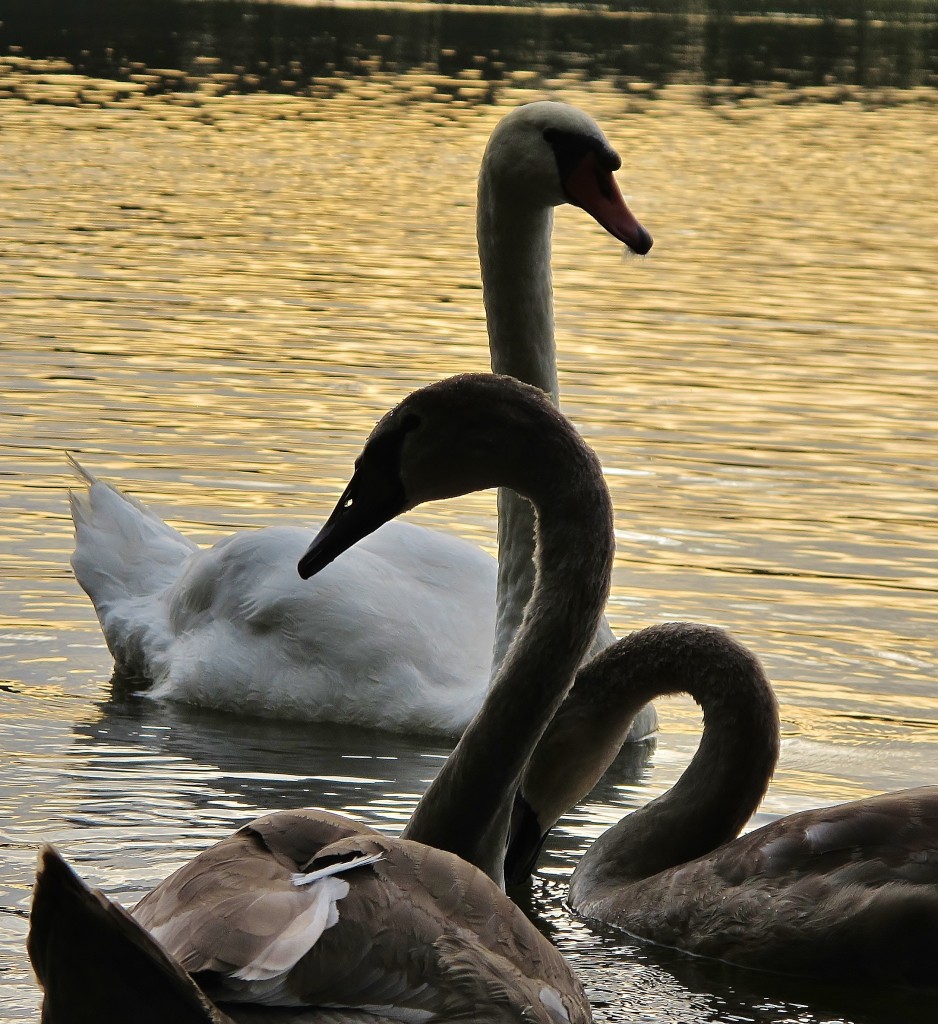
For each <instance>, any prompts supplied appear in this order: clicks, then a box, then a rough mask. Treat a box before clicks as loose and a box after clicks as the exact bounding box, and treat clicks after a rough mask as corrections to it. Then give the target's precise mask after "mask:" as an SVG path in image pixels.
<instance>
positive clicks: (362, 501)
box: [297, 460, 404, 580]
mask: <svg viewBox="0 0 938 1024" xmlns="http://www.w3.org/2000/svg"><path fill="white" fill-rule="evenodd" d="M403 511H404V491H403V488H402V487H401V485H400V482H399V481H398V479H397V476H396V474H389V473H387V472H384V473H382V472H380V471H379V472H375V469H374V467H373V466H370V467H369V465H368V464H366V463H365V462H364V460H362V461H360V463H359V466H358V468H357V469H356V470H355V473H354V475H353V476H352V479H351V480H350V481H349V485H348V487H346V488H345V490H344V491H343V492H342V497H341V498H339V501H338V503H337V505H336V507H335V508H334V509H333V510H332V515H331V516H329V518H328V519H327V520H326V523H325V525H324V526H323V528H322V529H321V530H320V531H319V533H318V534H317V535H316V539H315V540H314V541H313V543H312V544H310V546H309V548H308V549H307V551H306V554H305V555H303V557H302V558H301V559H300V561H299V564H298V565H297V570H298V572H299V574H300V576H302V578H303V579H304V580H308V579H309V578H310V576H315V575H316V573H317V572H321V571H322V570H323V569H325V567H326V566H327V565H328V564H329V563H330V562H332V561H333V560H334V559H336V558H338V557H339V555H341V554H342V552H343V551H347V550H348V549H349V548H350V547H352V545H353V544H356V543H357V542H358V541H360V540H361V539H362V538H363V537H367V536H368V534H369V533H374V531H375V530H377V529H378V527H379V526H383V525H384V524H385V523H386V522H387V521H388V520H389V519H393V518H394V517H395V516H396V515H399V514H400V513H401V512H403Z"/></svg>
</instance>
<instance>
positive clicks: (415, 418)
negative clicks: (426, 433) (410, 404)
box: [401, 412, 421, 434]
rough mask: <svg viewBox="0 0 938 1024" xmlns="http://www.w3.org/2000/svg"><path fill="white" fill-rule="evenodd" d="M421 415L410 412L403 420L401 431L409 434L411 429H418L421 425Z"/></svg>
mask: <svg viewBox="0 0 938 1024" xmlns="http://www.w3.org/2000/svg"><path fill="white" fill-rule="evenodd" d="M420 423H421V420H420V416H419V415H418V414H417V413H415V412H409V413H407V415H406V416H405V417H404V418H403V419H402V420H401V433H403V434H409V433H410V431H412V430H416V429H417V427H419V426H420Z"/></svg>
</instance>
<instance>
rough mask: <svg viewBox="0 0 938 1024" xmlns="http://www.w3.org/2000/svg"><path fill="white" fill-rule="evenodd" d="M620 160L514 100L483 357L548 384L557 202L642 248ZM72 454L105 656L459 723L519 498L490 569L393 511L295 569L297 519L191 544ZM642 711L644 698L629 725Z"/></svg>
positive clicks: (559, 109) (401, 720) (518, 552)
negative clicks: (359, 538)
mask: <svg viewBox="0 0 938 1024" xmlns="http://www.w3.org/2000/svg"><path fill="white" fill-rule="evenodd" d="M619 163H620V161H619V158H618V156H617V155H616V154H615V152H614V150H613V149H612V148H611V146H610V145H609V143H608V141H607V140H606V138H605V136H604V135H603V133H602V132H601V131H600V129H599V127H598V126H597V125H596V123H595V122H594V121H593V120H592V118H590V117H589V116H588V115H586V114H584V113H583V112H582V111H579V110H577V109H576V108H574V107H570V106H567V105H566V104H562V103H555V102H542V103H533V104H529V105H527V106H524V107H520V108H517V109H516V110H514V111H512V112H511V113H509V114H508V115H507V116H506V117H505V118H503V119H502V121H501V122H500V123H499V124H498V125H497V126H496V129H495V131H494V132H493V133H492V137H491V139H490V142H489V145H488V147H487V150H486V156H485V158H484V160H483V164H482V169H481V172H480V184H479V207H478V224H479V230H478V235H479V248H480V258H481V261H482V275H483V286H484V299H485V305H486V312H487V324H488V330H489V335H490V348H491V352H492V361H493V368H494V369H495V370H496V371H498V372H504V373H510V374H511V375H513V376H515V377H518V378H519V379H521V380H526V381H527V382H528V383H531V384H534V385H535V386H537V387H540V388H541V389H543V390H546V391H548V392H549V393H550V394H551V395H552V396H553V398H554V400H555V401H556V400H557V369H556V351H555V346H554V335H553V310H552V303H551V281H550V234H551V224H552V210H553V207H554V206H556V205H559V204H561V203H564V202H573V203H575V204H577V205H580V206H582V207H583V208H584V209H586V210H587V211H588V212H590V213H591V214H592V215H593V216H594V217H595V218H596V219H597V220H598V222H599V223H600V224H602V226H603V227H605V228H606V229H607V230H608V231H609V232H610V233H611V234H613V235H614V236H615V237H617V238H619V239H620V240H622V241H624V242H626V243H627V244H628V245H630V246H631V247H632V248H633V249H634V250H636V251H638V252H642V253H644V252H647V250H648V249H649V248H650V246H651V238H650V236H649V235H648V233H647V232H646V231H645V229H644V228H643V227H642V226H641V225H640V224H639V223H638V222H637V221H636V220H635V218H634V217H633V216H632V214H631V212H630V211H629V210H628V207H627V206H626V205H625V203H624V201H623V200H622V197H621V193H620V192H619V189H618V186H617V185H616V183H615V179H614V178H613V175H612V172H613V171H614V170H615V169H617V168H618V166H619ZM76 470H77V472H78V475H79V477H80V479H81V482H82V483H83V484H84V489H83V490H76V491H74V492H73V493H72V495H71V508H72V517H73V520H74V523H75V533H76V542H75V551H74V554H73V556H72V566H73V569H74V572H75V576H76V578H77V580H78V582H79V584H80V585H81V586H82V588H83V589H84V590H85V591H86V593H87V594H88V595H89V597H90V598H91V601H92V603H93V605H94V607H95V611H96V612H97V615H98V619H99V621H100V623H101V627H102V630H103V632H104V636H105V640H106V642H107V645H108V648H109V649H110V651H111V654H112V656H113V657H114V661H115V666H116V671H117V674H118V675H119V676H130V677H139V678H141V679H143V680H146V681H149V682H152V684H153V685H152V686H151V687H150V689H149V690H148V692H149V694H150V695H152V696H155V697H163V698H167V699H177V700H181V701H186V702H189V703H193V704H198V705H202V706H208V707H214V708H219V709H224V710H229V711H236V712H248V713H253V714H259V715H269V716H273V717H284V716H285V717H291V718H297V719H307V720H318V721H341V722H344V723H348V724H358V725H363V726H369V727H376V728H382V729H390V730H395V731H413V732H424V733H435V734H443V735H458V734H459V733H460V732H461V731H462V730H463V729H464V728H465V726H466V725H467V723H468V722H469V721H470V720H471V718H472V716H473V715H474V714H475V712H476V711H477V710H478V708H479V706H480V704H481V701H482V697H483V694H484V692H485V689H486V686H487V685H488V681H489V679H490V677H491V675H492V672H493V671H494V669H495V668H497V666H498V664H500V662H501V660H502V658H503V657H504V654H505V651H506V650H507V647H508V643H509V642H510V639H511V636H512V635H513V634H514V632H515V630H516V629H517V626H518V623H519V622H520V617H521V611H522V610H523V608H524V606H525V604H526V602H527V598H528V596H529V594H530V588H531V581H532V575H533V571H532V569H531V558H532V548H533V540H532V538H533V530H532V525H531V515H530V513H529V511H528V508H527V503H526V502H521V501H519V500H518V499H517V498H514V497H512V496H511V495H504V494H503V495H500V498H499V501H500V506H501V507H500V517H501V518H500V526H499V559H500V563H501V564H502V566H503V568H502V571H501V576H500V578H499V579H498V581H497V583H496V563H495V561H494V560H493V559H492V558H491V556H490V555H488V554H487V553H485V552H483V551H481V550H480V549H478V548H476V547H475V546H474V545H471V544H469V543H468V542H466V541H463V540H461V539H459V538H456V537H452V536H449V535H446V534H442V533H440V532H438V531H432V530H427V529H423V528H420V527H417V526H414V525H411V524H407V523H389V524H387V525H386V526H384V527H383V528H382V529H381V530H380V531H378V532H377V533H376V534H374V535H372V536H371V537H370V538H368V540H367V541H365V542H364V543H363V544H362V545H359V546H358V547H356V549H355V550H354V551H352V552H351V553H350V554H349V555H348V557H347V558H346V559H344V560H343V561H342V563H341V564H340V565H337V566H335V567H333V568H331V569H330V570H329V572H328V573H325V574H324V575H323V576H322V577H320V578H317V580H315V581H313V582H312V583H309V584H303V582H302V581H300V580H298V579H297V578H296V573H295V572H294V566H295V564H296V561H297V559H298V558H299V556H300V555H301V554H302V552H303V550H304V549H305V547H306V545H307V544H308V542H309V532H308V531H309V528H304V527H300V526H297V527H269V528H264V529H258V530H250V531H242V532H239V533H237V534H235V535H234V536H232V537H229V538H227V539H225V540H223V541H221V542H219V543H218V544H216V545H215V546H214V547H212V548H210V549H207V550H206V549H199V548H198V547H197V546H196V545H195V544H194V543H192V542H191V541H189V540H187V539H186V538H185V537H183V536H182V535H181V534H180V533H178V532H177V531H176V530H174V529H172V528H171V527H169V526H167V525H166V524H165V523H163V522H162V521H161V520H160V519H159V517H158V516H156V515H155V514H154V513H153V512H151V511H150V510H149V509H147V508H146V507H145V506H144V505H142V504H141V503H140V502H139V501H136V500H134V499H133V498H130V497H129V496H127V495H125V494H123V492H121V491H120V490H118V489H117V488H115V487H112V486H111V485H109V484H107V483H105V482H103V481H99V480H97V479H96V478H95V477H94V476H93V475H92V474H91V473H90V472H88V471H87V470H86V469H83V468H82V467H80V466H77V464H76ZM496 588H497V591H498V596H497V607H498V619H499V621H500V623H501V625H500V626H498V635H497V637H496ZM598 637H599V639H598V641H597V646H598V647H601V646H603V645H604V644H605V643H608V642H610V640H611V639H612V634H611V632H610V631H609V629H608V626H607V625H606V624H605V621H603V624H602V626H601V627H600V632H599V634H598ZM493 644H494V650H495V661H494V666H493V662H492V655H493ZM653 728H654V715H653V710H652V709H647V711H646V714H645V717H644V718H642V719H641V721H640V722H637V723H636V726H635V730H634V735H636V736H641V735H647V734H648V733H649V732H651V731H652V730H653Z"/></svg>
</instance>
